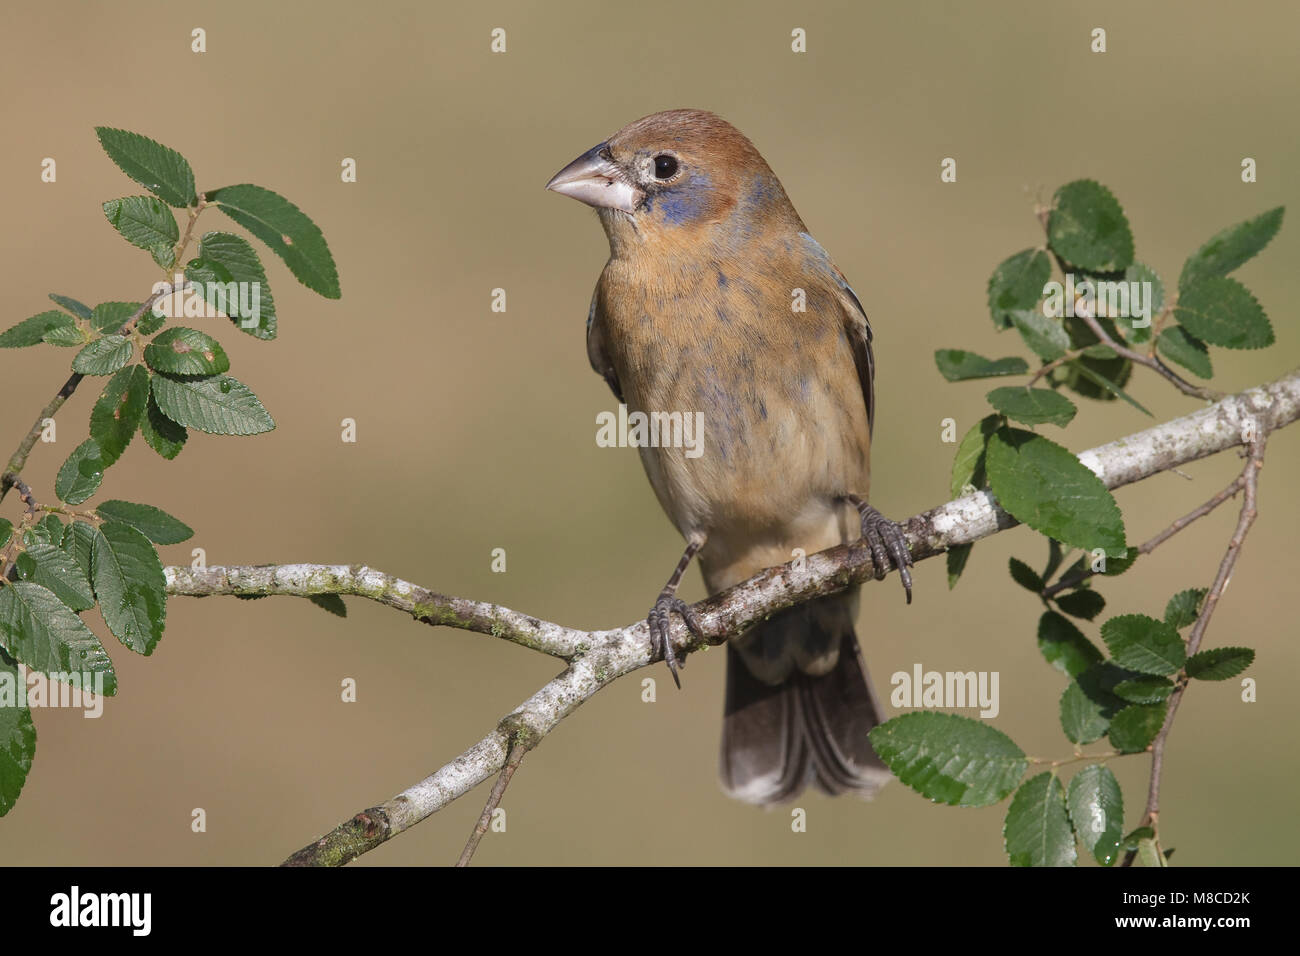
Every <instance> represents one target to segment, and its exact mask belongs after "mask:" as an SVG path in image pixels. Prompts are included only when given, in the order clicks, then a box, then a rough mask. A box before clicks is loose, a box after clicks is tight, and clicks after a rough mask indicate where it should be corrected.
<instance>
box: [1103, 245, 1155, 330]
mask: <svg viewBox="0 0 1300 956" xmlns="http://www.w3.org/2000/svg"><path fill="white" fill-rule="evenodd" d="M1124 281H1125V282H1127V283H1129V287H1130V292H1131V291H1132V284H1133V283H1134V282H1137V283H1150V286H1149V288H1150V294H1149V295H1148V294H1147V290H1148V286H1146V285H1142V286H1141V287H1140V288H1141V292H1140V294H1141V296H1142V301H1143V303H1145V308H1144V309H1143V311H1144V312H1146V313H1147V314H1146V315H1145V316H1143V317H1141V321H1142V322H1143V324H1142V325H1134V323H1135V322H1136V321H1138V318H1137V317H1135V316H1133V315H1132V314H1131V313H1132V312H1134V311H1135V310H1134V309H1133V300H1132V297H1131V296H1130V299H1129V310H1128V311H1129V313H1130V314H1129V315H1115V316H1112V317H1111V318H1112V319H1114V321H1115V327H1116V328H1117V329H1118V330H1119V332H1120V334H1122V335H1123V336H1124V338H1125V339H1127V340H1128V341H1129V342H1130V343H1131V344H1133V345H1141V344H1142V343H1143V342H1150V341H1151V326H1152V323H1154V321H1155V317H1156V316H1158V315H1159V314H1160V310H1161V309H1163V308H1164V305H1165V284H1164V282H1162V281H1161V280H1160V276H1159V275H1158V274H1157V273H1156V271H1155V270H1154V269H1152V268H1151V267H1150V266H1146V265H1143V264H1142V263H1140V262H1135V263H1133V264H1132V265H1131V266H1129V267H1128V268H1127V269H1125V270H1124Z"/></svg>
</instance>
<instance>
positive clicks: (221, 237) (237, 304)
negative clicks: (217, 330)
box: [185, 232, 276, 340]
mask: <svg viewBox="0 0 1300 956" xmlns="http://www.w3.org/2000/svg"><path fill="white" fill-rule="evenodd" d="M185 276H186V278H188V279H189V280H191V281H192V282H195V283H202V292H203V296H204V297H205V298H206V299H207V301H208V302H209V303H211V304H212V305H213V306H214V307H215V308H217V309H218V310H220V311H221V312H222V313H224V314H225V315H227V316H229V317H230V319H231V321H232V322H234V323H235V327H236V328H237V329H239V330H240V331H241V332H247V333H248V334H249V335H252V336H254V337H255V338H259V339H267V340H269V339H273V338H275V334H276V321H275V299H274V298H273V297H272V295H271V286H270V285H269V284H268V283H267V281H266V271H265V270H264V269H263V268H262V262H261V260H260V259H259V258H258V257H257V252H256V251H255V250H254V249H253V247H252V245H251V244H249V243H248V242H247V241H245V240H244V239H242V238H240V237H239V236H235V235H231V234H230V233H228V232H209V233H206V234H205V235H204V236H203V239H202V240H201V241H200V243H199V255H198V258H196V259H191V260H190V263H189V265H187V266H186V267H185ZM232 282H233V283H242V284H243V290H246V291H242V290H241V289H240V287H239V286H236V287H235V288H234V289H233V290H232V288H231V287H230V286H229V285H228V284H229V283H232ZM232 291H233V292H234V293H235V294H233V295H232V294H231V293H232ZM254 293H256V296H257V301H256V302H254V300H253V296H254Z"/></svg>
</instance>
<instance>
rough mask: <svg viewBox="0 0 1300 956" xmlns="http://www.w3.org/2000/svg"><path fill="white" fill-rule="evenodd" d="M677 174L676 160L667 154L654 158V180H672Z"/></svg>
mask: <svg viewBox="0 0 1300 956" xmlns="http://www.w3.org/2000/svg"><path fill="white" fill-rule="evenodd" d="M676 173H677V159H676V158H675V157H673V156H669V155H668V154H666V153H665V154H662V155H659V156H656V157H655V179H672V178H673V176H674V175H675V174H676Z"/></svg>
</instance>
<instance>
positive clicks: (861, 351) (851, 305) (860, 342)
mask: <svg viewBox="0 0 1300 956" xmlns="http://www.w3.org/2000/svg"><path fill="white" fill-rule="evenodd" d="M835 278H836V279H838V280H839V284H840V291H841V292H842V293H843V295H842V296H841V301H843V302H844V313H845V315H844V324H845V331H846V332H847V333H848V336H849V344H850V345H851V346H852V347H853V364H854V365H856V366H857V369H858V381H860V382H861V383H862V398H863V400H864V401H866V403H867V430H868V431H869V432H872V431H875V425H876V359H875V356H874V355H872V353H871V323H870V322H868V321H867V310H866V309H864V308H862V303H861V302H860V301H858V296H857V293H855V292H854V291H853V288H852V287H851V286H850V285H849V283H848V280H847V279H845V278H844V273H842V272H840V270H839V269H836V270H835Z"/></svg>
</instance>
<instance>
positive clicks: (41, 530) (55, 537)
mask: <svg viewBox="0 0 1300 956" xmlns="http://www.w3.org/2000/svg"><path fill="white" fill-rule="evenodd" d="M3 520H4V519H0V521H3ZM5 524H8V522H5ZM64 532H65V527H64V524H63V522H62V521H60V520H59V516H58V515H53V514H49V515H46V516H45V517H44V518H42V519H41V520H40V521H38V522H36V524H34V525H33V526H32V529H31V530H30V531H28V532H27V534H26V535H24V536H23V540H24V541H26V540H28V537H29V536H30V539H31V540H33V541H44V542H46V543H48V544H52V545H54V546H55V547H56V548H57V547H62V545H63V537H64ZM3 539H4V535H3V534H0V544H3Z"/></svg>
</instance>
